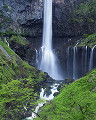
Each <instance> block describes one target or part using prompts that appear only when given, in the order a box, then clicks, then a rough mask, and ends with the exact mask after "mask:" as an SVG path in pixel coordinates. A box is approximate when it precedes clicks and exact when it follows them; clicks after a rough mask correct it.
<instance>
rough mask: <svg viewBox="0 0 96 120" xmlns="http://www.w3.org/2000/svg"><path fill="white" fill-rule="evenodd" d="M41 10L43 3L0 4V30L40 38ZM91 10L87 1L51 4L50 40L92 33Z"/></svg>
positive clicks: (34, 0)
mask: <svg viewBox="0 0 96 120" xmlns="http://www.w3.org/2000/svg"><path fill="white" fill-rule="evenodd" d="M43 6H44V0H26V1H24V0H14V1H13V0H0V30H2V31H5V30H6V29H8V30H12V31H14V32H17V33H22V34H24V35H25V36H30V37H38V36H41V35H42V31H43V8H44V7H43ZM95 8H96V6H95V3H94V1H90V0H89V1H88V2H86V0H85V1H82V0H53V36H58V37H60V36H78V35H82V34H90V33H93V32H94V31H96V27H95V24H96V22H95V19H96V11H95ZM5 23H6V25H5Z"/></svg>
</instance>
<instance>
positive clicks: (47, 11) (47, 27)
mask: <svg viewBox="0 0 96 120" xmlns="http://www.w3.org/2000/svg"><path fill="white" fill-rule="evenodd" d="M39 56H42V57H41V60H40V59H39V64H38V67H37V68H38V69H40V70H42V71H43V72H47V73H48V74H49V75H50V76H51V77H52V78H54V79H55V80H63V77H62V75H61V70H60V68H59V63H58V60H57V58H56V56H55V54H54V52H53V50H52V0H45V1H44V25H43V43H42V47H41V55H39Z"/></svg>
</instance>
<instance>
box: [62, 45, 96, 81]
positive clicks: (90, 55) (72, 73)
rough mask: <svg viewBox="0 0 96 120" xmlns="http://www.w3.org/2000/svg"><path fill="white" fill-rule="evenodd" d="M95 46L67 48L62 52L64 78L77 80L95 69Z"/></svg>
mask: <svg viewBox="0 0 96 120" xmlns="http://www.w3.org/2000/svg"><path fill="white" fill-rule="evenodd" d="M95 51H96V49H95V46H94V47H93V48H90V47H88V46H85V47H76V46H75V47H68V48H66V53H65V52H64V56H66V59H64V60H65V61H64V67H63V69H64V70H63V71H64V73H65V75H66V77H65V78H71V79H72V78H73V79H78V78H80V77H82V76H84V75H85V74H86V73H87V72H88V71H90V70H91V69H93V68H94V67H96V63H95V61H96V57H95Z"/></svg>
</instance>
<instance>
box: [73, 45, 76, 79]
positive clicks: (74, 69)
mask: <svg viewBox="0 0 96 120" xmlns="http://www.w3.org/2000/svg"><path fill="white" fill-rule="evenodd" d="M73 49H74V55H73V79H76V47H74V48H73Z"/></svg>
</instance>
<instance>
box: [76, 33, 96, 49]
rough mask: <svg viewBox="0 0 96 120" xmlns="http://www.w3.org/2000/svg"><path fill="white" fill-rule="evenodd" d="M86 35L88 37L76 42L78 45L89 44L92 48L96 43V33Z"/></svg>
mask: <svg viewBox="0 0 96 120" xmlns="http://www.w3.org/2000/svg"><path fill="white" fill-rule="evenodd" d="M84 36H86V37H85V38H83V39H81V40H79V41H78V42H77V43H76V46H77V47H80V46H82V47H83V46H89V47H90V48H92V47H94V46H95V45H96V33H94V34H91V35H84Z"/></svg>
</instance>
